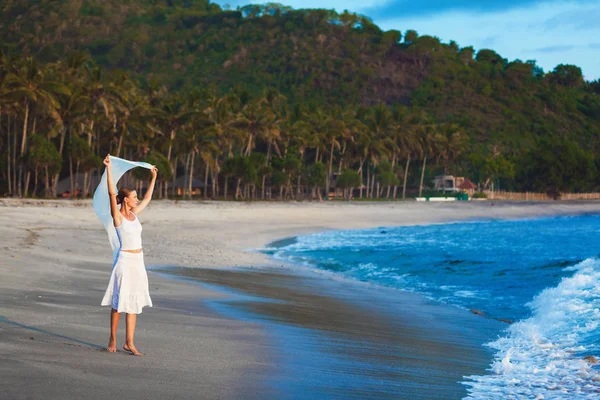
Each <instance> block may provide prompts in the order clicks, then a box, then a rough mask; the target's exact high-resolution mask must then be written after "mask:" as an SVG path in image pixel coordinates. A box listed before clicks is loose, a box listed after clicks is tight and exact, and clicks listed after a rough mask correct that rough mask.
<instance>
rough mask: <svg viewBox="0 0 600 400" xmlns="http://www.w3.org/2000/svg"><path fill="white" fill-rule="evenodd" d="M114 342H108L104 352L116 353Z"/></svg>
mask: <svg viewBox="0 0 600 400" xmlns="http://www.w3.org/2000/svg"><path fill="white" fill-rule="evenodd" d="M116 342H117V341H116V340H109V341H108V347H107V348H106V351H108V352H109V353H116V352H117V343H116Z"/></svg>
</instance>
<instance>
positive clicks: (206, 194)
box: [204, 160, 208, 199]
mask: <svg viewBox="0 0 600 400" xmlns="http://www.w3.org/2000/svg"><path fill="white" fill-rule="evenodd" d="M204 164H205V165H204V168H205V170H204V198H205V199H208V161H206V160H205V161H204Z"/></svg>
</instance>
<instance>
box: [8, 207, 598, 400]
mask: <svg viewBox="0 0 600 400" xmlns="http://www.w3.org/2000/svg"><path fill="white" fill-rule="evenodd" d="M599 212H600V202H592V201H590V202H554V203H509V202H496V203H495V204H494V205H492V204H491V203H490V202H470V203H467V202H465V203H462V202H456V203H416V202H402V203H341V202H335V203H284V204H282V203H273V204H267V203H223V202H179V203H175V202H174V201H166V200H165V201H159V200H154V201H153V202H152V203H151V204H150V206H149V207H148V209H147V210H146V211H145V212H144V213H143V214H142V215H141V216H140V220H141V222H142V224H143V227H144V232H143V241H144V254H145V260H146V265H147V267H148V269H149V279H150V294H151V296H152V299H153V302H154V307H153V308H151V309H145V310H144V312H143V314H142V315H141V316H140V317H139V319H138V327H137V331H136V345H137V347H138V348H139V349H140V350H141V351H142V352H144V353H146V355H145V356H144V357H132V356H130V355H128V353H126V352H124V351H121V352H118V353H116V354H109V353H107V352H106V351H104V350H103V349H104V347H105V346H106V344H107V340H108V323H109V319H108V317H109V310H108V309H107V308H103V307H100V300H101V298H102V295H103V293H104V290H105V289H106V284H107V282H108V278H109V275H110V267H111V251H110V247H109V244H108V241H107V237H106V233H105V231H104V229H103V227H102V225H101V224H100V222H99V221H98V220H97V218H96V216H95V214H94V212H93V210H92V208H91V201H36V200H15V199H3V200H0V237H2V243H1V244H0V359H1V360H2V362H1V363H0V375H1V376H2V380H0V397H1V398H7V399H20V398H23V399H25V398H27V399H42V398H44V399H47V398H61V399H64V398H83V397H85V398H90V399H100V398H107V397H114V398H124V397H125V396H126V397H127V398H132V399H138V398H139V399H142V398H144V399H147V398H164V397H170V398H210V399H212V398H215V399H247V398H277V399H279V398H444V399H445V398H461V397H462V396H463V395H464V388H463V387H462V386H461V385H460V384H459V383H457V382H458V381H460V379H461V377H463V376H465V375H469V374H473V373H483V372H484V371H485V369H486V368H487V367H488V364H489V360H490V354H489V351H488V350H486V349H485V348H483V347H482V346H481V345H482V344H483V343H485V342H486V341H488V340H489V339H490V337H493V336H494V335H497V334H498V333H499V332H500V331H501V330H502V329H503V328H504V326H505V324H503V323H501V322H499V321H495V320H490V319H486V318H483V317H481V316H477V315H474V314H472V313H470V312H468V311H465V310H461V309H458V308H453V307H449V306H443V305H440V304H437V303H435V302H432V301H429V300H427V299H425V298H422V297H421V296H419V295H416V294H411V293H405V292H402V291H398V290H393V289H386V288H377V287H371V286H366V285H360V284H358V283H355V282H350V281H344V280H335V279H329V278H327V277H326V276H320V275H319V274H316V273H310V272H308V271H302V270H301V268H298V267H296V266H290V265H283V264H281V262H279V261H277V260H275V259H272V258H270V257H269V256H268V255H265V254H263V253H261V252H259V251H257V250H258V249H262V248H264V247H265V246H268V245H269V243H271V242H273V241H276V240H280V239H285V238H289V237H293V236H298V235H304V234H309V233H313V232H319V231H323V230H330V229H354V228H369V227H379V226H396V225H414V224H430V223H441V222H451V221H461V220H474V219H475V220H477V219H496V218H531V217H538V216H550V215H577V214H582V213H599ZM232 267H235V268H233V269H232ZM124 331H125V324H124V320H122V321H121V325H120V327H119V340H120V341H122V340H123V338H124Z"/></svg>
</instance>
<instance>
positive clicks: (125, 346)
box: [123, 343, 144, 356]
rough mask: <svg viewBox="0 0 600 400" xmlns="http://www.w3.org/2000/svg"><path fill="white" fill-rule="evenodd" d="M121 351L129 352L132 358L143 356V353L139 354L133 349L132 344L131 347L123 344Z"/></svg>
mask: <svg viewBox="0 0 600 400" xmlns="http://www.w3.org/2000/svg"><path fill="white" fill-rule="evenodd" d="M123 350H125V351H129V352H130V353H131V354H133V355H134V356H143V355H144V353H140V352H139V351H138V350H137V349H136V348H135V346H134V345H133V344H132V345H128V344H127V343H125V344H124V345H123Z"/></svg>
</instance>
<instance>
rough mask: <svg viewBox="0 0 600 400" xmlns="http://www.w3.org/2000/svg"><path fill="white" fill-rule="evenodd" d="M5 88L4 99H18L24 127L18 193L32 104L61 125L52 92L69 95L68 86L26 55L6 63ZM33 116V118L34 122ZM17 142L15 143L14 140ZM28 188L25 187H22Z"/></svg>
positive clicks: (18, 184) (18, 185)
mask: <svg viewBox="0 0 600 400" xmlns="http://www.w3.org/2000/svg"><path fill="white" fill-rule="evenodd" d="M4 83H5V85H6V88H7V90H6V91H5V93H4V98H5V100H9V101H12V102H18V103H20V104H22V106H23V108H24V116H23V126H22V128H23V130H22V135H21V146H20V152H19V155H20V158H21V161H20V163H19V177H18V179H17V191H18V193H19V195H21V194H22V193H23V191H22V183H23V182H22V178H23V172H24V158H23V157H24V154H25V149H26V145H27V137H28V132H29V130H30V126H29V119H30V111H31V109H32V108H33V107H35V108H36V110H37V111H38V112H40V113H42V114H43V113H46V114H47V115H49V116H50V117H51V118H52V120H53V121H54V124H55V125H56V126H57V127H61V126H62V120H61V118H60V114H59V113H58V112H57V110H58V108H59V107H60V105H59V103H58V102H57V100H56V98H55V93H65V94H68V89H67V88H66V87H64V86H63V85H60V84H57V83H55V82H53V81H50V80H48V79H47V78H46V77H45V71H44V69H43V68H39V67H38V64H37V61H36V60H35V59H33V58H31V57H27V58H25V59H23V60H21V61H19V62H16V63H13V64H10V65H8V73H7V74H6V76H5V78H4ZM35 122H36V119H35V117H34V120H33V124H35ZM15 145H16V143H15ZM25 191H27V188H25Z"/></svg>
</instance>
